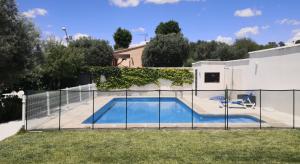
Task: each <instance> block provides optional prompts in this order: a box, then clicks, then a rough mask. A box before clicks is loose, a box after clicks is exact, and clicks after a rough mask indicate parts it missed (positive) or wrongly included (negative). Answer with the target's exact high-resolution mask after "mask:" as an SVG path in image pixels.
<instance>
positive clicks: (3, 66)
mask: <svg viewBox="0 0 300 164" xmlns="http://www.w3.org/2000/svg"><path fill="white" fill-rule="evenodd" d="M0 36H1V37H0V88H2V87H3V86H6V87H12V84H13V83H14V82H15V81H16V80H17V79H18V78H19V76H20V75H22V73H23V72H24V70H25V69H26V68H27V67H28V66H30V64H32V62H29V61H30V60H31V59H32V57H34V54H35V50H37V49H38V48H37V47H36V46H37V45H38V44H37V43H38V42H39V33H38V32H37V30H36V29H35V27H34V25H33V24H32V23H31V22H30V21H28V20H27V19H25V18H24V17H22V16H20V15H19V14H18V9H17V6H16V2H15V1H14V0H0ZM1 86H2V87H1Z"/></svg>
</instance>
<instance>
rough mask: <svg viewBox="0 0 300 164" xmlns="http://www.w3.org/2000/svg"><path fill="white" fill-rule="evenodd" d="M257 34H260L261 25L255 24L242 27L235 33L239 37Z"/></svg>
mask: <svg viewBox="0 0 300 164" xmlns="http://www.w3.org/2000/svg"><path fill="white" fill-rule="evenodd" d="M257 34H259V27H258V26H253V27H244V28H241V29H240V30H239V31H238V32H236V33H235V36H236V37H237V38H243V37H248V36H249V35H257Z"/></svg>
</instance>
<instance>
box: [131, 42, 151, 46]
mask: <svg viewBox="0 0 300 164" xmlns="http://www.w3.org/2000/svg"><path fill="white" fill-rule="evenodd" d="M146 43H148V41H141V42H139V43H133V44H130V45H129V47H137V46H141V45H145V44H146Z"/></svg>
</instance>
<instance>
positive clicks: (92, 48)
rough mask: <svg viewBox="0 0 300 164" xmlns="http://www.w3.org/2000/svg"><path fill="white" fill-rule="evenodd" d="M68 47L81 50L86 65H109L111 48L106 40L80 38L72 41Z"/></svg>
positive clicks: (111, 57)
mask: <svg viewBox="0 0 300 164" xmlns="http://www.w3.org/2000/svg"><path fill="white" fill-rule="evenodd" d="M69 47H74V48H79V49H81V50H82V51H83V54H84V58H85V63H86V64H87V65H88V66H102V67H105V66H111V64H112V60H113V49H112V47H111V46H110V45H109V43H108V42H107V41H104V40H97V39H91V38H80V39H78V40H75V41H72V42H71V43H70V45H69Z"/></svg>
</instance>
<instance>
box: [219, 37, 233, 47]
mask: <svg viewBox="0 0 300 164" xmlns="http://www.w3.org/2000/svg"><path fill="white" fill-rule="evenodd" d="M215 41H217V42H222V43H226V44H228V45H232V44H233V39H232V38H231V37H225V36H221V35H219V36H218V37H217V39H216V40H215Z"/></svg>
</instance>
